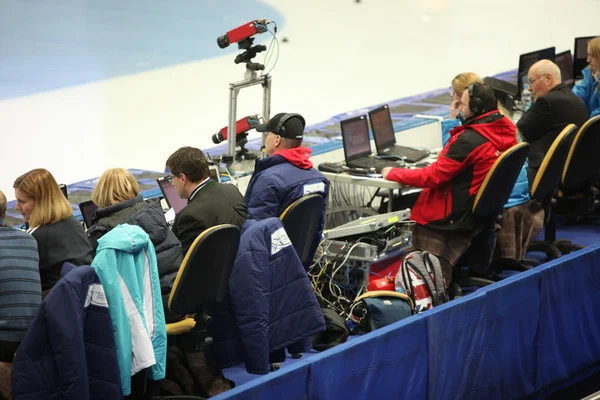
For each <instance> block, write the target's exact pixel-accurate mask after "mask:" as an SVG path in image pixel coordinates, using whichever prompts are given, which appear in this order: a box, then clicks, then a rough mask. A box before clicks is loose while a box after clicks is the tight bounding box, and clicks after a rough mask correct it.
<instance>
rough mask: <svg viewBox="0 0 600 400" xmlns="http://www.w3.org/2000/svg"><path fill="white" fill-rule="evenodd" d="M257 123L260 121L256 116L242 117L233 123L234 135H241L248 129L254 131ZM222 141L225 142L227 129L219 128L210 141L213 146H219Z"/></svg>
mask: <svg viewBox="0 0 600 400" xmlns="http://www.w3.org/2000/svg"><path fill="white" fill-rule="evenodd" d="M259 123H260V120H259V119H258V115H249V116H247V117H244V118H242V119H240V120H238V121H237V122H236V123H235V134H236V135H241V134H243V133H246V132H248V131H249V130H250V129H254V128H255V127H256V125H258V124H259ZM224 140H227V127H224V128H221V130H220V131H219V132H217V133H215V134H214V135H213V136H212V141H213V143H214V144H219V143H221V142H223V141H224Z"/></svg>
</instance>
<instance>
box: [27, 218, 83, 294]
mask: <svg viewBox="0 0 600 400" xmlns="http://www.w3.org/2000/svg"><path fill="white" fill-rule="evenodd" d="M32 235H33V237H34V238H35V240H36V241H37V244H38V253H39V255H40V279H41V282H42V291H45V290H48V289H51V288H52V287H53V286H54V285H55V284H56V282H58V280H59V279H60V271H61V270H62V266H63V264H64V263H65V262H70V263H71V264H75V265H77V266H79V265H89V264H90V263H91V262H92V259H93V258H94V250H93V249H92V246H90V242H88V239H87V235H86V234H85V230H84V229H83V227H82V226H81V223H79V221H77V219H75V217H69V218H67V219H65V220H63V221H59V222H57V223H55V224H48V225H42V226H40V227H38V228H37V229H36V230H34V231H33V232H32Z"/></svg>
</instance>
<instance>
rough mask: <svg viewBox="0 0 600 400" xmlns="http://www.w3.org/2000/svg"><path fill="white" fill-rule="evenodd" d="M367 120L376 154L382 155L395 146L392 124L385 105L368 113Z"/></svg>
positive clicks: (388, 108)
mask: <svg viewBox="0 0 600 400" xmlns="http://www.w3.org/2000/svg"><path fill="white" fill-rule="evenodd" d="M369 119H370V120H371V128H372V129H373V137H374V139H375V147H376V148H377V153H383V151H384V150H385V149H387V148H389V147H392V146H393V145H394V144H396V137H395V136H394V124H393V123H392V116H391V115H390V107H389V106H388V105H387V104H384V105H383V106H381V107H379V108H376V109H375V110H373V111H370V112H369Z"/></svg>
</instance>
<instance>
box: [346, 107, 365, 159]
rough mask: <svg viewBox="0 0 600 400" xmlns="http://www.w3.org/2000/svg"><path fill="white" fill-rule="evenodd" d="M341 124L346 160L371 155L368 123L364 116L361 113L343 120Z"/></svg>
mask: <svg viewBox="0 0 600 400" xmlns="http://www.w3.org/2000/svg"><path fill="white" fill-rule="evenodd" d="M341 126H342V141H343V142H344V156H345V157H346V161H352V160H357V159H359V158H364V157H368V156H369V155H371V142H370V141H369V125H368V124H367V117H366V116H364V115H361V116H359V117H355V118H350V119H347V120H344V121H342V122H341Z"/></svg>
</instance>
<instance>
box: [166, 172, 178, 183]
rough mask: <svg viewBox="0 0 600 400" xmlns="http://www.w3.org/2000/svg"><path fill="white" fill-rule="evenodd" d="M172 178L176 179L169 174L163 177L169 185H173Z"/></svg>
mask: <svg viewBox="0 0 600 400" xmlns="http://www.w3.org/2000/svg"><path fill="white" fill-rule="evenodd" d="M173 178H177V177H176V176H175V175H170V174H169V175H167V176H166V177H165V180H166V181H167V182H169V183H173Z"/></svg>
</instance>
